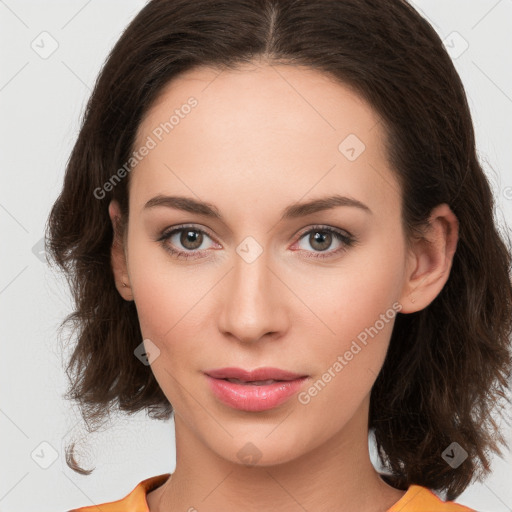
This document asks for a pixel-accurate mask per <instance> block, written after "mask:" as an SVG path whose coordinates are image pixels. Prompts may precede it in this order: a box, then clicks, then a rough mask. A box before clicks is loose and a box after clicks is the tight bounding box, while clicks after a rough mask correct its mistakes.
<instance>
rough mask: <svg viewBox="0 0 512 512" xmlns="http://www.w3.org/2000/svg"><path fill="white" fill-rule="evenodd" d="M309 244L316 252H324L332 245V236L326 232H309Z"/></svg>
mask: <svg viewBox="0 0 512 512" xmlns="http://www.w3.org/2000/svg"><path fill="white" fill-rule="evenodd" d="M309 243H310V245H311V247H313V249H316V250H317V251H325V250H326V249H328V248H329V247H330V245H331V243H332V234H331V233H328V232H327V231H316V230H315V231H311V232H310V235H309Z"/></svg>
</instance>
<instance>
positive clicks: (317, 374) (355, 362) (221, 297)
mask: <svg viewBox="0 0 512 512" xmlns="http://www.w3.org/2000/svg"><path fill="white" fill-rule="evenodd" d="M190 96H194V97H195V98H196V99H197V100H198V105H197V106H196V107H195V108H194V109H192V111H191V112H190V114H188V115H187V116H184V118H183V119H181V120H180V122H179V124H177V125H176V126H175V127H174V129H173V130H172V131H171V132H169V134H168V135H166V136H165V137H163V139H162V141H159V142H158V144H157V146H156V147H155V148H154V149H152V150H151V151H150V152H149V154H148V155H147V156H146V157H145V158H144V159H143V160H142V161H141V162H140V163H138V165H137V166H136V167H135V169H134V170H133V171H132V172H131V174H130V176H129V179H130V187H129V209H130V215H129V223H128V229H127V233H126V236H125V237H124V238H122V235H121V233H120V232H119V231H117V236H116V238H115V240H114V243H113V245H112V267H113V271H114V275H115V279H116V286H117V288H118V290H119V293H120V294H121V295H122V297H123V298H124V299H125V300H134V301H135V304H136V307H137V312H138V316H139V321H140V326H141V331H142V336H143V338H144V339H150V340H151V342H152V343H153V344H154V345H156V346H157V347H158V349H159V351H160V353H159V355H158V356H157V357H156V358H155V360H154V361H153V362H152V364H151V369H152V371H153V373H154V375H155V377H156V379H157V381H158V383H159V385H160V386H161V388H162V390H163V392H164V393H165V395H166V397H167V398H168V399H169V401H170V402H171V403H172V405H173V407H174V411H175V433H176V470H175V472H174V473H173V475H172V477H171V478H170V479H169V480H168V481H167V482H166V483H165V484H164V485H162V486H161V487H159V488H157V489H156V490H154V491H153V492H151V493H149V494H148V497H147V499H148V504H149V509H150V511H151V512H163V511H167V512H168V511H178V510H180V511H182V510H189V509H190V510H193V509H192V508H191V507H195V509H197V510H200V511H201V512H210V511H216V510H224V511H226V512H230V511H239V510H246V511H258V512H261V511H267V510H268V511H270V510H279V511H281V512H288V511H289V512H292V511H303V510H309V511H332V510H337V511H339V512H348V511H353V510H358V511H360V512H377V511H385V510H387V509H388V508H389V507H391V506H392V505H393V504H394V503H396V502H397V501H398V500H399V499H400V498H401V497H402V496H403V494H404V491H400V490H397V489H394V488H393V487H391V486H389V485H388V484H386V483H385V482H384V481H383V480H382V479H381V478H380V477H379V475H378V473H377V472H376V471H375V469H374V467H373V465H372V464H371V461H370V457H369V453H368V408H369V398H370V392H371V388H372V385H373V383H374V382H375V379H376V377H377V375H378V373H379V370H380V368H381V367H382V364H383V362H384V358H385V355H386V351H387V348H388V344H389V339H390V336H391V332H392V327H393V323H394V318H393V319H392V320H390V321H389V322H388V323H387V324H385V326H384V328H382V329H381V330H380V331H379V332H378V334H377V335H375V336H374V337H373V338H370V339H369V342H368V344H367V345H366V346H364V348H363V349H362V350H361V351H360V352H359V353H358V354H357V355H355V356H354V357H353V359H352V360H351V361H349V362H348V364H347V365H346V366H345V367H344V368H343V370H342V371H340V372H339V373H337V374H336V377H335V378H332V380H331V381H330V382H329V383H328V384H327V385H326V386H325V387H324V388H323V389H322V390H321V391H320V392H319V393H318V394H317V395H316V396H314V397H312V398H311V400H310V401H309V403H307V404H302V403H300V402H299V401H298V400H297V396H294V397H292V398H291V399H290V400H288V401H287V402H285V403H284V404H282V405H280V406H279V407H276V408H274V409H271V410H269V411H263V412H244V411H239V410H235V409H232V408H230V407H228V406H226V405H224V404H222V403H221V402H219V401H218V400H217V398H216V397H215V396H214V395H213V394H212V393H211V392H210V390H209V388H208V386H207V382H206V378H205V376H204V375H203V373H202V372H203V371H204V370H207V369H211V368H220V367H225V366H237V367H242V368H246V369H253V368H258V367H262V366H273V367H278V368H282V369H285V370H290V371H294V372H297V373H300V374H306V375H308V376H309V381H308V383H307V384H305V385H304V388H303V389H307V388H308V387H309V386H311V384H312V383H313V382H316V381H317V380H318V379H319V378H321V376H322V374H324V372H326V371H327V369H328V368H329V367H332V366H333V363H334V362H335V361H336V360H337V357H338V356H339V355H343V354H344V353H345V352H346V351H347V350H348V349H349V348H350V346H351V343H352V341H353V340H355V339H356V337H357V335H358V334H359V333H361V332H362V331H364V329H365V328H368V327H370V326H373V325H374V324H375V322H376V321H377V320H378V319H379V318H380V315H381V314H384V313H386V311H388V310H390V308H391V311H393V309H392V304H393V303H395V302H398V303H399V304H400V306H401V313H402V314H407V313H411V312H414V311H418V310H421V309H423V308H424V307H426V306H427V305H428V304H429V303H430V302H431V301H432V300H433V299H434V298H435V297H436V296H437V295H438V293H439V292H440V291H441V289H442V288H443V286H444V284H445V282H446V280H447V279H448V276H449V271H450V268H451V264H452V258H453V254H454V252H455V248H456V244H457V237H458V223H457V219H456V217H455V216H454V214H453V212H452V211H451V210H450V208H449V207H448V206H447V205H446V204H443V205H439V206H438V207H437V208H435V209H434V210H433V211H432V215H431V217H430V226H429V229H427V230H425V240H429V241H430V243H426V242H425V240H417V241H414V242H413V243H412V244H411V246H410V247H408V246H407V245H406V239H405V235H404V232H403V230H402V224H401V217H400V212H401V194H400V189H399V186H398V182H397V181H396V179H395V177H394V172H393V170H392V169H391V168H390V167H389V165H388V163H387V159H386V154H385V151H384V137H385V132H384V129H383V124H382V123H380V122H379V117H378V115H377V114H376V113H375V112H374V111H373V110H372V109H371V108H370V106H369V105H368V104H366V103H365V102H364V101H363V100H362V99H361V98H360V97H359V96H358V95H357V94H356V93H355V92H353V91H352V90H351V89H349V88H348V87H347V86H345V85H343V84H340V83H338V82H335V81H333V80H331V79H329V78H327V77H326V76H325V75H323V74H320V73H319V72H317V71H314V70H309V69H306V68H301V67H292V66H285V65H277V66H276V65H272V66H271V65H268V64H266V63H263V62H254V63H252V64H251V65H245V66H244V67H242V68H239V69H238V70H236V71H233V70H231V71H226V70H225V71H222V72H221V73H220V72H219V71H218V70H213V69H210V68H196V69H194V70H192V71H188V72H187V73H186V74H183V75H180V76H179V77H177V78H175V79H174V80H173V82H172V83H171V84H169V86H168V87H167V88H166V89H165V90H164V91H163V93H162V94H161V96H160V97H159V98H158V100H157V101H156V102H155V103H154V104H153V106H152V108H151V109H150V111H149V112H148V114H147V115H146V117H145V118H144V120H143V122H142V123H141V125H140V126H139V130H138V134H137V141H136V144H135V148H138V147H140V146H141V145H143V144H144V142H145V141H146V140H147V137H148V136H150V135H151V134H152V130H154V129H155V127H157V126H158V125H159V124H160V123H161V122H164V121H166V120H168V119H169V116H170V115H171V114H172V112H173V111H174V110H175V109H176V108H180V106H181V105H183V104H184V103H186V101H187V99H188V98H189V97H190ZM349 134H356V135H357V137H358V138H359V139H360V140H361V141H363V142H364V144H365V146H366V149H365V150H364V151H363V152H362V153H361V154H360V155H359V156H358V158H356V159H355V160H354V161H350V160H349V159H347V158H346V156H345V155H344V154H342V153H341V152H340V151H339V149H338V146H339V144H340V142H342V141H343V140H344V139H345V138H346V137H347V135H349ZM334 193H337V194H340V195H344V196H349V197H351V198H355V199H357V200H359V201H361V202H362V203H364V204H365V205H367V206H368V208H370V210H371V213H368V212H366V211H364V210H363V209H359V208H355V207H351V206H341V207H336V208H333V209H330V210H325V211H320V212H316V213H313V214H309V215H307V216H304V217H301V218H296V219H292V220H286V221H280V220H279V219H280V216H281V212H282V210H283V209H284V208H285V207H287V206H289V205H290V204H292V203H296V202H304V201H308V200H311V199H316V198H319V197H323V196H329V195H332V194H334ZM159 194H164V195H181V196H186V197H190V198H193V199H197V200H203V201H207V202H209V203H212V204H214V205H215V206H216V207H217V208H218V210H219V211H220V212H221V214H222V216H223V217H224V221H220V220H218V219H212V218H208V217H205V216H203V215H200V214H197V213H188V212H184V211H180V210H177V209H174V208H169V207H164V206H160V207H155V208H152V209H146V210H144V205H145V203H146V202H147V201H148V200H149V199H151V198H153V197H154V196H157V195H159ZM109 214H110V217H111V220H112V223H113V225H114V226H115V225H116V219H117V218H118V217H119V207H118V204H117V203H116V202H115V201H112V202H111V203H110V205H109ZM183 223H186V224H193V225H194V229H203V230H205V231H206V234H205V235H203V238H202V240H203V242H202V243H200V240H199V241H198V242H197V243H196V245H195V246H194V245H193V243H192V242H189V243H188V245H183V243H180V234H181V233H178V234H175V235H174V236H173V237H172V239H169V240H167V241H166V242H164V243H166V244H167V246H169V245H171V246H172V245H173V246H174V247H175V249H177V250H181V251H187V249H188V250H189V252H190V250H191V249H190V247H192V251H195V253H196V255H197V254H200V255H201V257H199V258H196V259H190V260H183V259H177V258H176V257H173V256H172V255H171V254H169V253H168V252H167V251H166V250H165V248H164V245H163V243H162V242H158V241H156V240H157V239H158V238H159V237H160V236H161V234H162V233H163V232H164V231H166V230H168V228H170V227H172V226H178V225H180V224H183ZM313 225H321V226H322V227H333V228H338V229H339V230H341V231H342V232H348V233H350V234H351V235H352V236H353V237H355V238H356V240H357V244H356V245H353V246H350V247H348V246H346V247H345V249H346V250H342V251H341V252H337V253H336V254H335V251H336V250H337V249H339V248H340V247H343V246H344V243H343V242H340V241H339V240H337V239H336V238H335V237H333V238H332V239H331V243H330V244H329V240H327V242H324V247H325V250H324V251H322V244H321V243H319V242H316V243H315V239H314V238H313V237H314V233H315V230H313V233H311V232H310V231H308V230H310V229H311V226H313ZM187 231H188V230H186V231H185V234H186V232H187ZM317 231H318V230H317ZM320 231H321V232H322V233H324V234H325V232H323V231H322V230H321V229H320ZM198 236H199V237H200V236H201V235H200V234H198ZM248 236H251V237H253V238H254V239H255V240H256V241H257V243H258V244H259V246H260V247H261V248H262V249H263V252H262V253H261V255H260V256H259V257H258V258H256V259H255V261H253V262H252V263H250V264H249V263H247V262H246V261H245V260H244V259H243V258H242V257H241V256H239V254H238V253H237V251H236V249H237V247H238V246H239V245H240V244H241V242H242V241H243V240H244V239H245V238H246V237H248ZM327 236H329V235H328V234H327ZM181 240H182V241H183V238H182V239H181ZM186 243H187V240H186V238H185V244H186ZM194 247H195V248H194ZM315 254H317V255H322V254H323V255H326V254H327V257H326V258H325V259H315V258H313V257H312V258H308V257H307V256H308V255H315ZM123 283H125V285H126V286H124V285H123ZM247 443H252V444H253V445H254V446H255V447H256V448H257V451H258V454H259V457H260V458H259V460H257V461H256V464H254V465H244V463H243V461H242V460H241V458H240V457H239V455H238V452H239V451H240V450H242V451H243V450H247ZM244 447H245V448H244Z"/></svg>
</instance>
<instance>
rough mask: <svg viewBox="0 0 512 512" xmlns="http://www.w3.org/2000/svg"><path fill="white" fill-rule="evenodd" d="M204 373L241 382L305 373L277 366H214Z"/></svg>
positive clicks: (295, 376) (288, 377) (286, 378)
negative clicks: (246, 367) (244, 367)
mask: <svg viewBox="0 0 512 512" xmlns="http://www.w3.org/2000/svg"><path fill="white" fill-rule="evenodd" d="M204 373H206V375H209V376H210V377H213V378H215V379H239V380H241V381H243V382H250V381H257V380H270V379H272V380H295V379H299V378H301V377H307V375H300V374H298V373H293V372H289V371H286V370H281V369H279V368H269V367H264V368H256V369H254V370H244V369H242V368H232V367H231V368H216V369H213V370H207V371H205V372H204Z"/></svg>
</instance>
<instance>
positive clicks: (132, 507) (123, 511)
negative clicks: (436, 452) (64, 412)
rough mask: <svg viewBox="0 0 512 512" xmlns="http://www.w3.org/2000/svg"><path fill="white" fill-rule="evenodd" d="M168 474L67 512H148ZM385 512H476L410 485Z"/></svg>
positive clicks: (143, 481) (154, 477)
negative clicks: (152, 495) (149, 497)
mask: <svg viewBox="0 0 512 512" xmlns="http://www.w3.org/2000/svg"><path fill="white" fill-rule="evenodd" d="M170 475H171V474H170V473H164V474H163V475H157V476H152V477H150V478H146V479H145V480H142V482H140V483H139V484H138V485H137V486H136V487H135V489H133V491H132V492H130V493H129V494H128V495H126V496H125V497H124V498H123V499H120V500H117V501H110V502H108V503H103V504H101V505H91V506H88V507H82V508H75V509H73V510H69V511H68V512H149V508H148V503H147V501H146V495H147V494H149V493H150V492H151V491H153V490H155V489H156V488H157V487H160V486H161V485H163V484H164V483H165V482H166V481H167V479H168V478H169V476H170ZM387 512H476V511H475V510H473V509H471V508H468V507H465V506H463V505H459V504H457V503H454V502H453V501H442V500H441V499H439V498H438V497H437V496H436V495H435V494H434V493H433V492H432V491H431V490H430V489H427V488H426V487H422V486H420V485H411V486H409V488H408V489H407V492H406V493H405V494H404V495H403V496H402V497H401V498H400V499H399V500H398V501H397V502H396V503H395V504H394V505H393V506H392V507H391V508H390V509H388V510H387Z"/></svg>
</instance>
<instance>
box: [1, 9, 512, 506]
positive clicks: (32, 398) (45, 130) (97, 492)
mask: <svg viewBox="0 0 512 512" xmlns="http://www.w3.org/2000/svg"><path fill="white" fill-rule="evenodd" d="M144 4H145V2H144V1H142V0H115V1H114V0H108V1H105V0H104V1H100V0H89V1H87V0H66V1H61V2H57V1H45V2H36V1H34V0H32V1H28V0H27V1H21V0H5V1H3V0H0V38H1V40H0V52H1V67H0V130H1V131H0V140H1V148H2V150H1V153H0V173H1V183H2V186H1V187H0V225H1V233H2V244H1V262H2V264H1V266H0V311H1V314H2V317H1V321H2V324H1V325H2V350H3V357H2V358H1V359H0V365H1V370H0V432H1V433H2V436H1V438H0V461H1V466H0V512H6V511H12V512H26V511H28V510H33V511H36V510H37V511H40V512H50V511H52V512H57V511H59V510H60V511H64V510H68V509H70V508H74V507H79V506H85V505H92V504H97V503H103V502H106V501H111V500H117V499H120V498H121V497H123V496H124V495H126V494H127V493H128V492H129V491H131V490H132V489H133V487H134V486H135V485H136V484H137V483H138V482H139V481H140V480H142V479H143V478H147V477H149V476H153V475H157V474H160V473H165V472H172V471H173V470H174V464H175V448H174V430H173V422H172V421H170V422H167V423H164V422H157V421H150V420H148V418H147V417H146V416H145V414H143V413H141V414H139V415H137V416H132V417H119V418H117V417H114V418H112V426H111V428H110V429H107V430H104V431H103V432H100V433H98V434H94V435H90V436H89V437H88V438H87V439H86V437H85V434H84V432H85V430H84V427H83V425H82V423H81V420H80V416H79V415H78V412H77V410H76V409H75V408H74V407H73V406H72V404H70V403H68V402H66V401H64V400H63V399H62V393H63V392H64V391H65V390H66V384H67V379H66V376H65V374H64V371H63V366H62V365H63V361H64V360H65V359H66V358H67V356H68V355H69V351H68V350H61V348H60V346H61V344H60V342H59V340H58V338H57V334H58V333H57V328H58V325H59V323H60V322H61V321H62V319H63V318H64V317H65V315H67V314H68V313H69V312H70V311H71V306H70V304H71V302H70V295H69V291H68V289H67V286H66V283H65V281H64V280H63V278H62V276H59V275H56V274H54V273H53V272H52V271H51V270H50V269H48V268H47V266H46V265H45V264H44V262H43V261H41V258H40V256H41V254H40V252H39V251H40V248H41V245H40V244H41V238H42V236H43V231H44V226H45V222H46V219H47V216H48V213H49V210H50V207H51V205H52V203H53V201H54V200H55V199H56V197H57V194H58V193H59V191H60V187H61V182H62V177H63V172H64V167H65V163H66V161H67V158H68V156H69V153H70V151H71V148H72V145H73V143H74V140H75V138H76V135H77V132H78V126H79V120H80V115H81V113H82V110H83V108H84V106H85V102H86V99H87V98H88V96H89V94H90V91H91V88H92V85H93V84H94V81H95V79H96V76H97V74H98V72H99V70H100V67H101V65H102V63H103V61H104V59H105V58H106V56H107V53H108V51H109V50H110V49H111V47H112V46H113V44H114V43H115V41H116V40H117V38H118V37H119V35H120V33H121V31H122V30H123V29H124V27H125V26H126V25H127V24H128V23H129V21H130V20H131V19H132V18H133V17H134V16H135V15H136V13H137V12H138V11H139V10H140V9H141V8H142V6H143V5H144ZM413 5H414V6H415V7H416V8H417V9H418V10H419V11H420V12H422V13H423V15H424V16H425V17H427V18H428V19H429V21H430V22H431V23H432V24H433V26H434V28H435V29H436V30H437V32H438V33H439V34H440V36H441V38H442V39H443V40H445V41H446V44H447V46H449V47H450V52H451V55H452V58H453V59H454V62H455V65H456V67H457V70H458V71H459V73H460V75H461V77H462V81H463V82H464V84H465V87H466V91H467V94H468V98H469V103H470V107H471V110H472V114H473V118H474V124H475V129H476V136H477V144H478V149H479V155H480V158H481V161H482V164H483V165H484V168H485V170H486V173H487V175H488V176H489V179H490V181H491V184H492V187H493V189H494V193H495V197H496V200H497V212H496V215H497V217H498V221H499V222H500V224H502V225H503V224H504V223H505V222H506V223H508V225H509V226H512V172H511V168H512V149H511V142H512V138H511V134H512V130H511V128H512V66H511V58H510V48H512V30H511V29H512V26H511V25H512V0H499V1H498V0H472V1H468V0H421V1H420V0H417V1H415V2H413ZM44 32H46V33H47V34H44ZM42 33H43V34H42ZM57 45H58V46H57ZM53 46H56V49H55V50H54V51H53V53H51V54H49V53H50V52H51V51H52V50H53V49H54V48H53ZM45 52H46V53H45ZM506 432H507V437H508V439H510V442H511V443H512V433H511V428H510V427H507V430H506ZM72 440H78V441H80V440H82V442H81V444H79V447H81V448H82V449H83V450H84V456H83V458H81V459H80V462H81V463H82V464H83V465H85V466H86V467H91V466H95V467H96V468H97V469H96V470H95V471H94V472H93V473H92V475H90V476H82V475H79V474H76V473H74V472H73V471H71V470H70V469H69V468H68V467H67V465H66V463H65V460H64V456H63V455H64V447H65V446H66V445H67V444H69V443H70V442H71V441H72ZM41 443H43V444H41ZM44 466H48V467H47V468H46V469H45V468H44ZM511 483H512V455H511V454H510V452H506V454H505V457H504V458H497V457H495V458H493V473H492V475H491V476H490V477H489V478H488V479H487V480H486V481H485V482H484V483H476V484H473V485H471V486H470V487H469V488H468V489H467V490H466V491H465V492H464V493H463V494H462V495H461V496H460V497H459V499H458V500H457V501H459V502H460V503H463V504H466V505H469V506H471V507H473V508H477V509H478V510H480V511H486V512H505V511H511V510H512V485H511Z"/></svg>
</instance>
